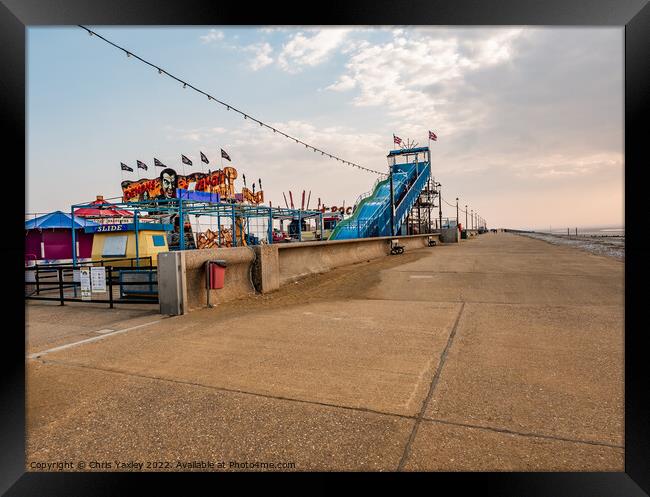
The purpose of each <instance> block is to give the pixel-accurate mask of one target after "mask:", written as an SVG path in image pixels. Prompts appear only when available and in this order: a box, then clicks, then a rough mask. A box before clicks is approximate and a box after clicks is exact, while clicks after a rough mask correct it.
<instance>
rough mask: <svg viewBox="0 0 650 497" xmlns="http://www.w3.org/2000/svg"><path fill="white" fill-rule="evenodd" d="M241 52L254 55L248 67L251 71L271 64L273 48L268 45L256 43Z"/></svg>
mask: <svg viewBox="0 0 650 497" xmlns="http://www.w3.org/2000/svg"><path fill="white" fill-rule="evenodd" d="M243 50H245V51H248V52H253V53H254V54H255V57H253V58H252V59H251V60H250V61H249V67H250V68H251V69H252V70H253V71H257V70H259V69H262V68H263V67H266V66H268V65H269V64H272V63H273V57H271V53H272V52H273V48H272V47H271V45H269V44H268V43H256V44H253V45H249V46H247V47H245V48H244V49H243Z"/></svg>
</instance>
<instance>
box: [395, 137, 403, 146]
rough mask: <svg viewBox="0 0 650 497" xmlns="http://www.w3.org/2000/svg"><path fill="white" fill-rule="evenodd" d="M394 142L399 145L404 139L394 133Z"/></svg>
mask: <svg viewBox="0 0 650 497" xmlns="http://www.w3.org/2000/svg"><path fill="white" fill-rule="evenodd" d="M393 143H396V144H397V145H401V144H402V139H401V138H400V137H399V136H395V135H393Z"/></svg>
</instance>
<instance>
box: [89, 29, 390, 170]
mask: <svg viewBox="0 0 650 497" xmlns="http://www.w3.org/2000/svg"><path fill="white" fill-rule="evenodd" d="M77 26H79V27H80V28H82V29H84V30H86V31H87V32H88V34H89V35H90V36H97V38H99V39H100V40H103V41H105V42H106V43H108V44H109V45H111V46H113V47H115V48H117V49H118V50H122V51H123V52H124V53H125V54H126V56H127V57H133V58H135V59H137V60H139V61H140V62H143V63H144V64H147V65H148V66H150V67H153V68H154V69H156V70H157V71H158V74H164V75H165V76H169V77H170V78H172V79H174V80H176V81H178V82H179V83H182V84H183V88H190V89H192V90H194V91H196V92H197V93H201V94H202V95H205V96H206V97H208V100H210V101H212V100H214V101H215V102H216V103H218V104H221V105H222V106H224V107H225V108H226V110H232V111H234V112H236V113H238V114H240V115H242V116H243V117H244V119H250V120H251V121H253V122H256V123H258V124H259V125H260V126H261V127H265V128H268V129H270V130H272V131H273V132H274V133H277V134H280V135H282V136H284V137H285V138H288V139H290V140H293V141H295V142H296V143H298V144H301V145H304V146H305V148H307V149H311V150H313V151H314V152H320V153H321V155H322V156H327V157H329V158H331V159H335V160H337V161H340V162H342V163H343V164H348V165H350V166H352V167H356V168H358V169H361V170H362V171H366V172H369V173H374V174H379V175H381V176H388V174H387V173H384V172H381V171H376V170H374V169H370V168H367V167H364V166H361V165H359V164H357V163H355V162H351V161H348V160H344V159H341V158H340V157H338V156H336V155H333V154H330V153H328V152H325V151H324V150H321V149H320V148H317V147H314V146H313V145H310V144H308V143H305V142H303V141H302V140H299V139H298V138H296V137H294V136H291V135H289V134H287V133H285V132H283V131H281V130H279V129H277V128H274V127H273V126H271V125H269V124H266V123H265V122H263V121H260V120H259V119H255V118H254V117H252V116H250V115H249V114H246V113H245V112H243V111H241V110H239V109H237V108H235V107H233V106H232V105H230V104H228V103H226V102H222V101H221V100H219V99H218V98H215V97H213V96H212V95H210V94H209V93H206V92H205V91H203V90H201V89H199V88H197V87H195V86H193V85H192V84H190V83H188V82H187V81H184V80H182V79H180V78H178V77H177V76H174V75H173V74H171V73H169V72H167V71H166V70H165V69H162V68H161V67H158V66H157V65H155V64H153V63H151V62H149V61H147V60H145V59H143V58H142V57H140V56H138V55H136V54H134V53H133V52H130V51H129V50H127V49H126V48H124V47H121V46H119V45H117V44H116V43H113V42H112V41H110V40H108V39H106V38H104V37H103V36H102V35H100V34H98V33H96V32H95V31H93V30H91V29H90V28H87V27H85V26H82V25H81V24H78V25H77Z"/></svg>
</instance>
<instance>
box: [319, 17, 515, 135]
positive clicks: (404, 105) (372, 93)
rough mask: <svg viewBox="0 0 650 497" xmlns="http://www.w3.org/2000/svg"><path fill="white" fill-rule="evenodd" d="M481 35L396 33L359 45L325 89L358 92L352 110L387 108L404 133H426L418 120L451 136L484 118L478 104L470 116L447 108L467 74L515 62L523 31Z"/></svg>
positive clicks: (449, 32)
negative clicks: (420, 127)
mask: <svg viewBox="0 0 650 497" xmlns="http://www.w3.org/2000/svg"><path fill="white" fill-rule="evenodd" d="M483 34H484V35H483V36H482V37H478V38H474V39H469V40H466V39H464V38H463V37H462V36H459V35H458V34H454V33H453V31H451V30H442V31H441V30H438V32H435V31H427V30H417V29H416V30H410V31H406V30H404V29H395V30H393V31H392V32H391V35H392V37H391V39H390V40H389V41H386V42H384V43H378V44H377V43H376V44H371V43H369V42H368V41H367V40H366V41H365V43H360V44H359V45H358V47H357V48H356V49H355V50H353V51H352V53H351V55H350V58H349V60H348V62H347V64H346V72H345V73H344V74H342V75H341V76H340V77H339V78H338V79H337V80H336V81H335V82H334V83H333V84H331V85H329V86H328V87H327V89H329V90H332V91H349V90H352V89H357V90H358V93H357V95H356V96H355V97H354V98H353V100H352V103H353V105H355V106H359V107H364V106H383V107H385V108H387V109H388V111H389V113H390V115H391V116H393V117H394V118H396V119H399V120H401V121H402V122H403V123H405V124H404V128H403V131H404V132H406V133H415V132H422V131H423V130H422V129H419V128H418V126H417V125H416V124H415V123H416V122H417V121H420V122H422V121H429V122H435V123H436V126H439V127H444V129H445V132H446V133H447V134H448V135H449V134H452V133H455V132H457V131H459V130H461V129H467V128H472V127H475V126H477V125H479V123H480V122H481V121H482V119H484V118H485V117H486V112H485V109H484V108H483V106H482V105H481V103H480V102H476V103H477V105H476V106H474V107H473V108H472V109H471V111H470V110H463V111H461V112H458V109H454V111H453V113H452V112H451V111H446V109H449V108H450V107H451V104H453V97H454V95H455V93H456V89H457V88H458V87H460V86H462V85H463V84H464V78H465V76H466V75H467V74H468V73H470V72H472V71H476V70H479V69H482V68H484V67H489V66H494V65H497V64H502V63H504V62H506V61H508V60H510V59H511V58H512V57H513V55H514V53H515V43H516V41H517V39H518V38H519V37H520V36H521V34H522V29H519V28H518V29H494V30H483ZM432 89H436V90H437V91H436V92H432V91H431V90H432Z"/></svg>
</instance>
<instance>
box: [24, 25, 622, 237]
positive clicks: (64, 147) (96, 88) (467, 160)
mask: <svg viewBox="0 0 650 497" xmlns="http://www.w3.org/2000/svg"><path fill="white" fill-rule="evenodd" d="M96 30H97V31H98V32H99V33H101V34H103V35H105V36H107V37H108V38H109V39H111V40H113V41H115V42H116V43H118V44H121V45H124V46H125V47H127V48H129V49H130V50H131V51H133V52H134V53H137V54H139V55H141V56H142V57H144V58H146V59H149V60H151V61H152V62H154V63H156V64H158V65H160V66H161V67H163V68H165V69H166V70H168V71H169V72H170V73H172V74H176V75H178V76H180V77H182V78H184V79H186V80H187V81H188V82H191V83H192V84H194V85H195V86H197V87H199V88H202V89H204V90H206V91H208V92H209V93H211V94H213V95H215V96H216V97H217V98H220V99H221V100H223V101H226V102H228V103H230V104H232V105H234V106H235V107H237V108H239V109H241V110H243V111H244V112H247V113H248V114H250V115H252V116H254V117H256V118H258V119H261V120H263V121H265V122H268V123H270V124H271V125H273V126H275V127H276V128H279V129H283V130H285V131H286V132H287V133H289V134H293V135H295V136H298V137H300V138H301V139H303V140H304V141H307V142H309V143H312V144H314V145H315V146H317V147H320V148H323V149H325V150H328V151H331V152H332V153H334V154H337V155H340V156H342V157H344V158H346V159H348V160H351V161H354V162H358V163H360V164H363V165H366V166H367V167H370V168H373V169H384V168H385V167H386V159H385V156H386V153H387V151H388V150H389V149H390V148H391V147H392V134H393V133H396V134H397V135H399V136H402V137H403V138H411V139H414V140H416V141H418V142H419V143H420V144H426V136H427V130H428V129H432V130H434V131H435V132H436V133H437V135H438V137H439V140H438V141H437V142H435V143H433V144H432V153H433V157H434V162H433V173H434V175H435V176H436V179H438V180H439V181H441V182H442V183H443V195H445V193H446V195H447V196H448V198H454V199H455V197H456V196H459V197H460V198H461V205H464V203H468V204H470V205H471V206H473V207H474V208H475V210H478V211H479V212H481V214H482V215H483V217H485V218H487V219H488V220H490V221H492V222H493V223H495V224H497V225H504V226H540V227H541V226H548V225H549V224H555V225H560V224H561V223H566V224H567V225H570V226H574V225H576V226H580V225H588V224H601V223H603V224H609V223H622V219H623V141H622V140H623V32H622V30H621V29H619V28H527V27H504V28H454V27H441V28H433V27H426V28H425V27H394V28H389V27H386V28H369V27H363V28H355V27H347V26H343V27H332V28H330V27H327V28H320V27H299V28H286V27H268V28H230V27H223V26H206V27H191V28H124V27H123V28H110V27H97V28H96ZM219 148H224V149H226V150H227V151H228V153H229V154H230V156H231V157H232V158H233V164H234V165H235V167H237V168H238V169H239V170H240V172H241V173H244V174H246V175H247V176H248V177H251V178H253V177H255V178H257V177H260V178H261V179H262V181H263V183H264V189H265V193H266V195H267V199H270V200H271V201H273V203H274V205H278V204H279V203H280V201H281V199H282V192H283V191H285V192H286V191H288V190H289V189H291V190H293V192H294V194H296V193H297V192H301V191H302V190H303V189H306V190H308V191H309V190H312V197H313V198H317V197H321V198H322V199H323V200H324V201H326V202H327V203H332V204H341V203H342V202H343V201H345V202H346V204H350V203H352V202H353V201H354V199H355V198H356V197H357V195H358V194H359V193H362V192H364V191H366V190H368V188H369V187H370V186H371V185H372V183H373V181H374V179H375V178H374V177H373V176H372V175H369V174H367V173H362V172H359V171H358V170H356V169H351V168H349V167H347V166H342V165H341V164H340V163H337V162H334V161H331V160H327V159H325V158H323V157H322V156H320V154H315V153H314V152H311V151H308V150H306V149H304V147H300V146H298V145H296V144H295V143H293V142H290V141H288V140H286V139H282V138H280V137H278V136H277V135H276V134H273V133H272V132H270V131H269V130H266V129H263V128H260V127H259V125H256V124H255V123H251V122H250V121H244V120H243V119H242V118H241V117H239V116H237V115H236V114H235V113H233V112H228V111H227V110H225V108H223V107H221V106H218V105H215V103H214V102H208V100H207V99H206V98H205V97H202V96H201V95H198V94H196V93H194V92H192V91H190V90H188V89H182V85H179V84H178V83H177V82H174V81H173V80H170V79H169V78H167V77H165V76H163V75H158V74H157V72H156V71H155V70H152V69H151V68H149V67H146V66H144V65H143V64H140V63H138V62H137V61H135V60H133V58H127V57H125V56H124V54H123V53H120V52H119V51H117V50H115V49H113V48H111V47H109V46H107V45H106V44H105V43H103V42H101V41H100V40H97V39H95V38H94V37H89V36H88V35H87V34H86V33H85V32H84V31H82V30H81V29H79V28H44V27H43V28H40V27H39V28H29V30H28V170H27V206H26V209H27V210H28V211H30V212H34V211H37V212H44V211H49V210H52V209H57V208H62V209H67V208H69V205H70V204H71V203H73V202H80V201H84V200H92V199H93V198H94V196H95V195H96V194H104V195H105V196H106V197H110V196H117V195H119V194H120V189H119V183H120V181H121V173H120V169H119V163H120V162H126V163H128V164H133V163H134V162H135V160H136V159H139V160H143V161H145V162H146V163H148V164H150V166H153V164H152V162H153V157H154V156H155V157H157V158H159V159H160V160H162V161H163V162H165V163H166V164H169V165H172V166H174V167H176V168H177V169H179V170H182V167H181V165H180V154H185V155H187V156H188V157H190V158H192V159H193V160H195V159H198V155H199V151H203V152H204V153H206V154H207V155H208V157H209V158H210V159H211V160H212V161H213V163H214V164H215V167H218V166H219V161H218V157H219V156H218V151H219ZM195 164H200V161H199V160H195ZM152 169H153V167H152ZM150 172H151V170H150ZM130 177H133V175H131V176H130ZM454 210H455V209H454ZM449 214H450V215H451V214H455V212H454V213H452V212H451V211H450V212H449Z"/></svg>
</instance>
